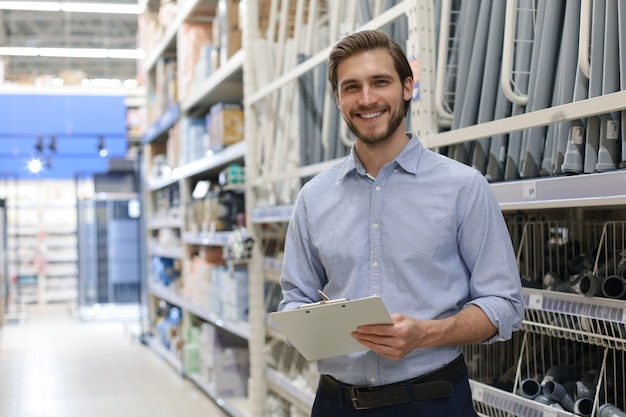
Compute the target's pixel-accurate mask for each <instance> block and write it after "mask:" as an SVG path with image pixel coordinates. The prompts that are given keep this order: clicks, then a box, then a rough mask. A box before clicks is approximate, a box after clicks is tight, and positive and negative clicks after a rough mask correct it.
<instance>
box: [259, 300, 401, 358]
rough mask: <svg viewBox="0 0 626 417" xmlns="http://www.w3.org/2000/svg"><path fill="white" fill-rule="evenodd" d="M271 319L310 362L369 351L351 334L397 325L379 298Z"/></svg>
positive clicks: (312, 307) (273, 315)
mask: <svg viewBox="0 0 626 417" xmlns="http://www.w3.org/2000/svg"><path fill="white" fill-rule="evenodd" d="M269 317H270V319H272V320H273V321H274V323H276V325H277V326H278V329H279V330H280V331H281V332H282V333H283V334H284V335H285V336H286V337H287V339H288V340H289V341H290V342H291V343H292V344H293V345H294V347H295V348H296V349H297V350H298V351H299V352H300V353H301V354H302V356H304V357H305V359H307V360H309V361H313V360H317V359H324V358H330V357H333V356H339V355H345V354H348V353H353V352H361V351H364V350H367V348H366V347H365V346H363V345H362V344H360V343H359V342H357V341H356V340H355V339H354V338H353V337H352V336H351V335H350V334H351V333H352V332H353V331H354V330H356V328H357V327H358V326H361V325H365V324H391V323H393V322H392V320H391V316H390V315H389V312H388V311H387V308H386V307H385V304H383V301H382V299H381V298H380V296H377V295H375V296H371V297H366V298H359V299H356V300H350V301H339V302H337V301H330V302H326V303H322V304H315V305H309V306H302V307H301V308H299V309H295V310H288V311H279V312H275V313H270V315H269Z"/></svg>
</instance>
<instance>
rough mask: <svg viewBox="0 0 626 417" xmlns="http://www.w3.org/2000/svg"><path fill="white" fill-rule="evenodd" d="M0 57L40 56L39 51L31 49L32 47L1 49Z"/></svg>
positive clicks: (6, 47)
mask: <svg viewBox="0 0 626 417" xmlns="http://www.w3.org/2000/svg"><path fill="white" fill-rule="evenodd" d="M0 55H10V56H37V55H39V49H38V48H31V47H20V46H5V47H0Z"/></svg>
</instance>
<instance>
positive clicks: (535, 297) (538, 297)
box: [527, 294, 543, 310]
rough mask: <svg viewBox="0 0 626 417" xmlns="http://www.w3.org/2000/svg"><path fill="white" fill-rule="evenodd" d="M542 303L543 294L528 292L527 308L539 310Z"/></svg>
mask: <svg viewBox="0 0 626 417" xmlns="http://www.w3.org/2000/svg"><path fill="white" fill-rule="evenodd" d="M542 305H543V295H542V294H530V295H529V296H528V306H527V307H528V308H532V309H533V310H541V306H542Z"/></svg>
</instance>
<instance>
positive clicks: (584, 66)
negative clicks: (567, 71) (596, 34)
mask: <svg viewBox="0 0 626 417" xmlns="http://www.w3.org/2000/svg"><path fill="white" fill-rule="evenodd" d="M590 43H591V1H590V0H581V3H580V30H579V32H578V65H579V66H580V70H581V71H582V72H583V74H585V77H587V78H589V74H590V73H591V68H590V65H589V62H590V59H589V47H590Z"/></svg>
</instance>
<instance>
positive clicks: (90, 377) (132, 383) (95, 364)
mask: <svg viewBox="0 0 626 417" xmlns="http://www.w3.org/2000/svg"><path fill="white" fill-rule="evenodd" d="M27 313H28V318H27V319H26V320H24V321H22V322H21V323H19V324H5V325H4V327H2V328H0V417H131V416H132V417H183V416H184V417H200V416H202V417H225V414H224V413H223V412H222V411H221V410H220V409H219V408H218V407H217V406H216V405H215V404H214V403H213V402H212V401H211V400H210V399H209V398H208V397H207V396H206V395H205V394H204V393H202V392H201V391H200V390H199V389H198V388H197V387H196V386H195V385H193V383H191V382H189V381H188V380H185V379H183V378H181V376H180V375H179V374H177V373H176V372H175V371H174V370H173V368H172V367H170V366H169V365H168V364H166V363H165V361H163V360H162V359H161V358H159V357H158V356H157V355H156V354H155V353H154V352H152V351H150V350H149V348H147V347H146V346H144V345H142V344H141V343H140V342H139V341H138V340H137V338H136V337H135V336H134V335H136V333H137V329H138V326H137V325H136V324H135V323H128V322H126V323H123V322H98V321H81V320H79V319H77V318H75V317H72V314H71V311H70V308H69V306H67V305H62V304H61V305H59V304H53V305H47V306H29V307H28V309H27Z"/></svg>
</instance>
